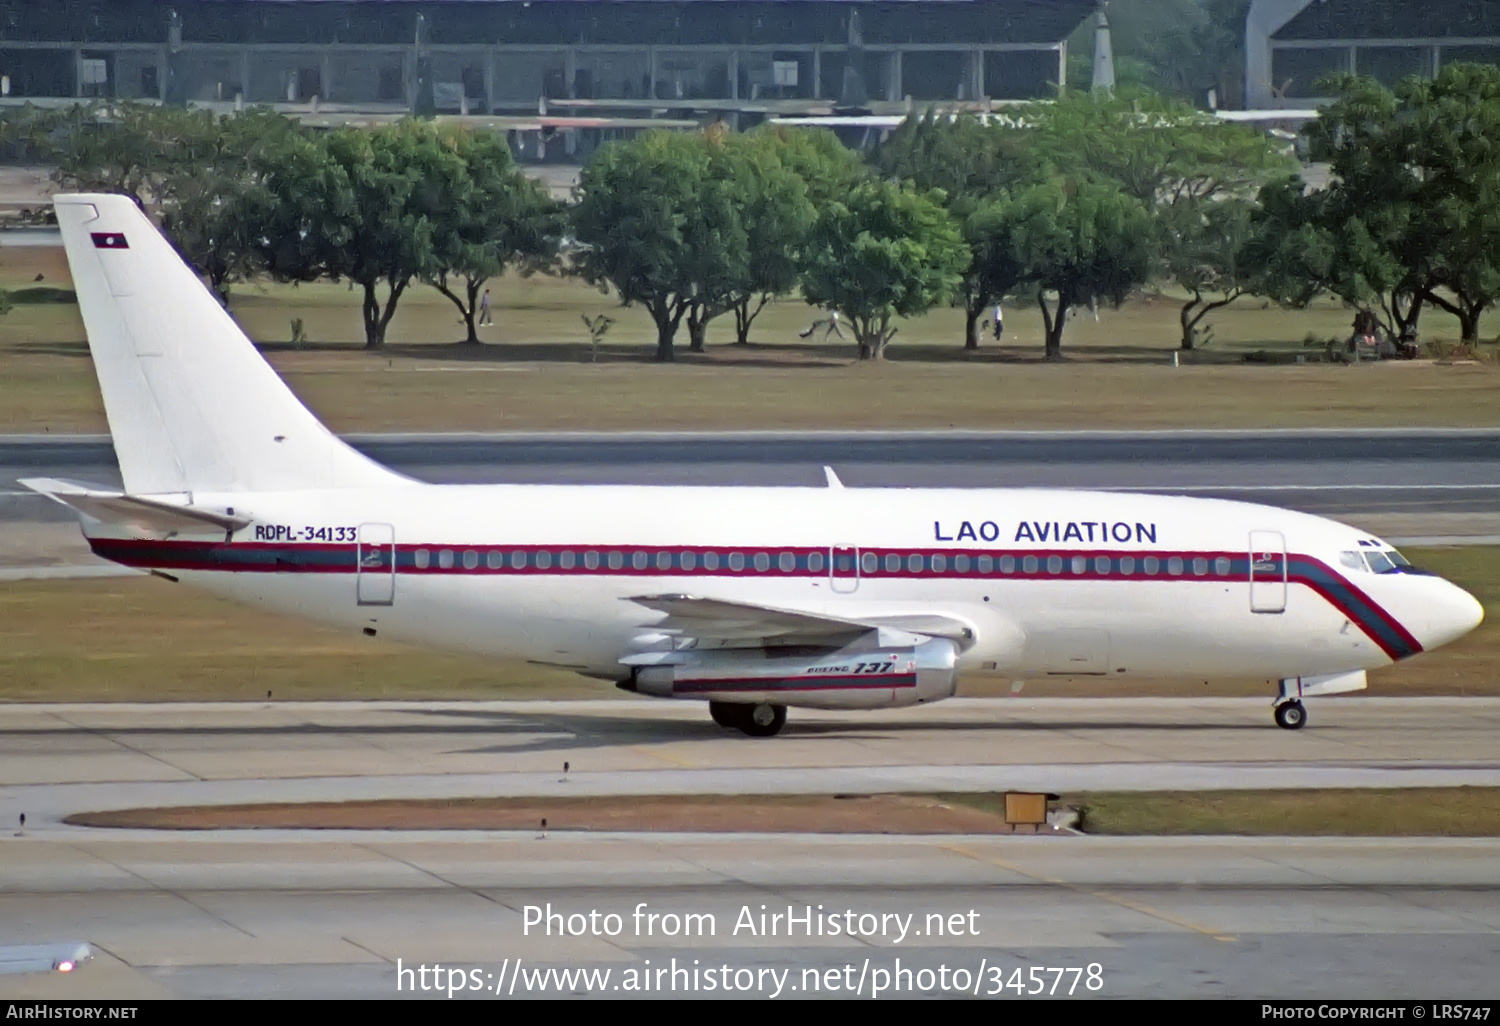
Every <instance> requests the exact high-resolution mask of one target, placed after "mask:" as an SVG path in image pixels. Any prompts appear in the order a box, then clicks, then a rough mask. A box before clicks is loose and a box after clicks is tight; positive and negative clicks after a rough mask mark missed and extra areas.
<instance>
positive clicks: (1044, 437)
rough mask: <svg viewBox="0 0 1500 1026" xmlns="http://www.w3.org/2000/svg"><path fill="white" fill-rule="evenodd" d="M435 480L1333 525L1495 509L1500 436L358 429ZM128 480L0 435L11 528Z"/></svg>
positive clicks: (69, 449) (72, 440)
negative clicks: (978, 491) (784, 493)
mask: <svg viewBox="0 0 1500 1026" xmlns="http://www.w3.org/2000/svg"><path fill="white" fill-rule="evenodd" d="M349 440H350V441H351V443H352V444H354V445H355V446H356V447H357V448H359V449H361V450H363V451H364V452H366V453H367V454H369V455H370V456H371V457H373V458H374V459H376V460H379V461H380V462H382V463H385V464H387V465H389V466H392V467H394V468H395V469H397V470H400V471H402V472H403V473H407V474H411V475H412V476H414V477H418V478H421V479H423V480H428V481H437V482H463V481H471V482H516V483H528V482H529V483H577V484H590V483H592V484H618V483H637V484H711V485H732V484H759V485H807V486H820V485H822V483H823V480H824V478H823V472H822V467H823V466H824V465H830V466H833V467H834V468H835V469H836V470H837V471H838V473H839V474H840V476H841V477H842V479H843V480H844V482H845V483H846V484H848V485H850V486H853V487H880V486H886V487H889V486H898V487H913V486H920V487H966V488H977V487H1030V486H1035V487H1061V488H1115V489H1131V490H1137V491H1161V492H1168V493H1180V494H1190V495H1203V496H1219V497H1225V498H1237V499H1244V500H1246V501H1253V502H1263V503H1267V504H1270V505H1275V506H1283V507H1288V508H1293V509H1302V510H1306V511H1308V512H1313V513H1323V514H1328V515H1337V514H1349V513H1372V512H1381V513H1409V514H1428V513H1435V512H1442V513H1448V514H1458V513H1465V512H1469V513H1472V512H1495V511H1496V510H1497V508H1500V431H1495V430H1439V429H1430V430H1418V429H1412V430H1405V429H1401V430H1367V431H1343V430H1339V431H1286V432H1279V431H1268V432H1265V431H1263V432H1237V431H1202V432H1196V431H1146V432H1121V431H1107V432H973V431H947V432H899V433H880V432H817V431H814V432H797V433H783V432H743V433H727V434H707V433H703V434H693V433H634V434H632V433H624V434H609V435H593V434H569V433H566V432H563V433H549V434H493V435H464V434H455V435H354V436H350V439H349ZM28 476H38V477H48V476H51V477H64V478H73V479H78V480H84V481H89V482H94V483H99V484H105V485H117V484H118V481H119V475H118V470H117V469H116V466H115V461H114V456H113V450H112V448H111V446H110V443H109V440H108V438H107V437H105V436H64V437H51V436H3V437H0V520H5V519H9V520H56V519H64V518H66V517H67V516H68V513H67V511H66V510H64V509H62V508H61V507H58V506H56V505H55V504H52V503H49V502H47V501H46V500H44V499H41V498H40V497H38V496H33V495H30V494H29V493H25V492H24V491H23V490H22V489H20V488H19V486H18V485H16V483H15V482H16V481H17V479H19V478H22V477H28Z"/></svg>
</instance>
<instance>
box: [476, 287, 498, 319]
mask: <svg viewBox="0 0 1500 1026" xmlns="http://www.w3.org/2000/svg"><path fill="white" fill-rule="evenodd" d="M479 323H480V324H494V323H495V319H494V318H493V317H491V316H490V290H489V289H485V290H484V295H482V296H480V297H479Z"/></svg>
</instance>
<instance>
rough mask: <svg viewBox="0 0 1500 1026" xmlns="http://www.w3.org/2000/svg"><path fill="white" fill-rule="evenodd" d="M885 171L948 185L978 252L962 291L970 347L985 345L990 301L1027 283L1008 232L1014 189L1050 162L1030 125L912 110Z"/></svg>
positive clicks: (924, 185)
mask: <svg viewBox="0 0 1500 1026" xmlns="http://www.w3.org/2000/svg"><path fill="white" fill-rule="evenodd" d="M875 162H876V165H877V166H878V167H879V168H880V170H881V172H882V173H884V174H887V175H891V176H894V177H897V178H903V179H909V180H910V181H912V182H913V183H914V184H915V185H916V186H917V187H918V188H921V189H928V190H932V189H936V190H940V191H941V192H942V194H943V196H944V201H945V203H946V205H947V208H948V210H949V212H950V213H951V214H952V215H953V216H954V217H955V218H956V219H957V220H958V223H959V226H960V228H961V230H962V232H963V237H964V241H965V242H966V243H967V244H968V246H969V252H970V255H971V258H970V262H969V266H968V268H966V269H965V271H964V275H963V283H962V286H961V287H960V289H959V290H958V293H957V298H958V300H959V302H960V303H961V304H962V306H963V308H964V348H966V349H977V348H979V334H980V330H981V319H982V318H983V316H984V311H985V308H986V307H988V306H990V305H991V304H993V303H994V302H996V301H997V300H999V299H1001V298H1003V297H1004V296H1006V295H1008V294H1009V293H1010V292H1012V291H1013V290H1014V289H1015V288H1016V287H1017V286H1018V285H1019V284H1020V271H1021V268H1020V265H1019V264H1018V263H1017V262H1016V260H1015V257H1014V252H1013V250H1014V247H1013V246H1012V245H1011V243H1010V239H1009V237H1008V235H1007V234H1006V232H1007V229H1008V227H1009V225H1010V223H1011V222H1010V219H1009V217H1008V214H1007V208H1008V207H1009V205H1010V203H1011V202H1012V195H1013V193H1014V192H1015V191H1016V190H1018V189H1021V188H1025V187H1026V186H1029V185H1033V184H1036V183H1038V182H1040V181H1042V180H1043V179H1044V178H1045V175H1046V173H1047V170H1048V169H1047V168H1046V166H1045V164H1044V163H1043V162H1042V161H1041V160H1040V159H1039V158H1038V157H1037V156H1036V154H1035V152H1034V150H1033V149H1031V148H1030V147H1028V145H1027V140H1026V139H1025V137H1024V133H1023V132H1021V131H1018V130H1017V129H1015V128H1013V127H1010V126H1006V125H1002V124H1000V123H998V122H996V123H989V124H987V123H984V122H982V121H981V120H980V119H979V118H977V117H974V116H972V115H964V116H958V117H952V116H948V115H938V114H934V113H931V112H929V113H928V114H926V115H924V116H921V117H912V118H908V119H907V120H906V121H905V122H903V123H902V125H901V126H900V127H899V128H897V129H896V131H895V132H893V133H892V134H891V138H890V139H889V140H887V142H886V144H885V145H884V146H882V147H881V148H880V150H879V151H878V153H877V154H876V157H875Z"/></svg>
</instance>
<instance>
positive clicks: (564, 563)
mask: <svg viewBox="0 0 1500 1026" xmlns="http://www.w3.org/2000/svg"><path fill="white" fill-rule="evenodd" d="M557 565H558V568H559V569H562V570H571V569H573V566H574V558H573V550H572V549H563V550H562V552H560V553H558V556H557Z"/></svg>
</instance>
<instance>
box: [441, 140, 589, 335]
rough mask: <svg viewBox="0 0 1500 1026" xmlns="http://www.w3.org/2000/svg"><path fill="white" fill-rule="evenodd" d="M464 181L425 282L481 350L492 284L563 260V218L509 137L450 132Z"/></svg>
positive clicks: (449, 197)
mask: <svg viewBox="0 0 1500 1026" xmlns="http://www.w3.org/2000/svg"><path fill="white" fill-rule="evenodd" d="M443 143H444V145H446V146H448V147H450V148H451V149H452V151H453V153H454V154H455V155H456V156H457V158H458V164H456V165H449V167H448V169H449V171H450V173H452V174H456V175H458V176H459V177H458V178H456V179H455V180H453V181H450V182H446V183H444V184H443V186H442V188H443V190H444V192H445V195H446V199H445V203H446V205H447V206H446V210H445V211H444V216H442V217H441V218H439V219H437V221H436V222H435V228H434V240H433V248H434V259H433V263H432V266H430V267H429V268H428V269H427V270H426V272H425V273H424V276H423V277H424V280H425V281H427V282H428V283H429V284H430V285H432V287H433V288H435V289H437V290H438V291H439V292H440V293H442V294H443V295H444V296H446V297H447V298H448V300H449V301H450V302H452V303H453V305H454V306H456V307H457V308H458V313H459V316H460V317H462V318H463V322H464V328H465V332H466V337H465V339H464V341H465V343H466V344H469V345H477V344H478V343H479V333H478V331H477V330H476V324H475V318H476V316H477V315H478V313H479V309H478V307H479V296H480V293H481V291H482V290H483V289H484V286H485V283H486V282H488V281H489V280H490V279H491V278H494V277H498V276H499V275H501V274H503V273H504V272H505V271H506V269H507V268H517V269H519V270H520V271H521V272H522V273H523V274H529V273H532V272H534V271H535V270H537V269H539V268H543V267H546V266H548V265H550V264H551V263H552V261H553V260H555V259H556V256H557V250H558V243H559V241H560V240H561V238H562V234H563V227H564V221H563V214H562V210H561V208H560V207H559V205H558V204H557V203H556V202H554V201H553V200H552V198H551V197H550V196H549V195H548V194H547V192H546V190H545V189H544V188H542V187H541V186H540V185H539V184H538V183H536V182H533V181H531V180H530V179H528V178H527V177H526V176H525V175H524V174H523V173H522V172H521V170H520V169H519V168H517V167H516V166H515V162H514V161H513V160H512V158H511V153H510V146H509V144H508V143H506V141H505V139H504V137H503V136H500V135H496V134H494V133H490V132H471V131H468V130H465V129H458V130H449V131H445V132H444V133H443Z"/></svg>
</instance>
